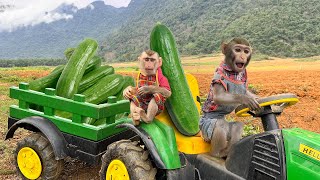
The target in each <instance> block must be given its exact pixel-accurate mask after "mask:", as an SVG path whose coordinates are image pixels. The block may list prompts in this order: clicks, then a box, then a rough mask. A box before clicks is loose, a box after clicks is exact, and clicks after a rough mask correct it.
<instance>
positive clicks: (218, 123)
mask: <svg viewBox="0 0 320 180" xmlns="http://www.w3.org/2000/svg"><path fill="white" fill-rule="evenodd" d="M221 49H222V53H223V54H224V55H225V58H224V60H223V61H222V62H221V64H220V66H219V67H218V68H217V69H216V71H215V74H214V77H213V80H212V82H211V85H210V91H209V93H208V97H207V99H206V101H205V102H204V105H203V107H202V111H203V116H202V117H201V119H200V129H201V131H202V136H203V138H204V140H205V141H207V142H211V155H212V156H216V157H226V156H227V154H228V151H229V149H230V147H231V146H232V145H233V144H234V143H235V142H237V141H239V140H240V138H241V136H242V133H243V124H242V123H241V122H230V123H228V122H227V121H226V120H225V115H227V114H230V113H231V112H232V111H233V110H234V109H235V108H236V107H237V105H240V104H244V105H247V106H248V107H250V109H251V110H258V109H259V108H260V106H259V103H258V102H257V100H256V99H257V98H258V96H256V95H254V94H252V93H251V92H250V91H249V90H248V89H247V87H248V80H247V71H246V67H247V66H248V64H249V63H250V59H251V54H252V48H251V46H250V44H249V42H248V41H247V40H245V39H243V38H234V39H232V40H231V41H230V42H229V43H223V44H222V46H221Z"/></svg>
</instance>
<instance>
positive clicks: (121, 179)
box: [106, 159, 130, 180]
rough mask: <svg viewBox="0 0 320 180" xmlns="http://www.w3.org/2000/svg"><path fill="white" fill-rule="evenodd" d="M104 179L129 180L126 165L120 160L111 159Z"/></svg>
mask: <svg viewBox="0 0 320 180" xmlns="http://www.w3.org/2000/svg"><path fill="white" fill-rule="evenodd" d="M106 179H107V180H130V178H129V173H128V171H127V168H126V165H125V164H124V163H123V162H122V161H121V160H118V159H115V160H112V161H111V163H110V164H109V166H108V169H107V173H106Z"/></svg>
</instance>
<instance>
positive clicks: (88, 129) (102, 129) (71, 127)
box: [10, 83, 132, 141]
mask: <svg viewBox="0 0 320 180" xmlns="http://www.w3.org/2000/svg"><path fill="white" fill-rule="evenodd" d="M19 87H20V88H18V87H11V88H10V97H11V98H14V99H17V100H19V106H16V105H12V106H10V116H11V117H13V118H17V119H23V118H26V117H30V116H41V117H44V118H46V119H49V120H51V121H52V122H53V123H54V124H55V125H56V126H57V127H58V128H59V129H60V131H62V132H65V133H68V134H73V135H76V136H79V137H83V138H86V139H90V140H94V141H99V140H102V139H105V138H106V137H108V136H111V135H114V134H116V133H119V132H121V131H124V130H125V129H123V128H116V126H117V125H118V124H121V123H124V122H131V121H132V120H131V119H128V118H122V119H119V120H117V121H116V122H115V120H114V117H115V115H117V114H119V113H124V112H129V111H130V103H129V101H128V100H121V101H115V102H113V103H111V104H110V103H105V104H100V105H95V104H91V103H86V102H84V99H85V97H84V96H83V95H80V94H77V95H75V99H76V100H75V101H74V100H71V99H67V98H63V97H59V96H56V95H55V90H54V89H49V88H47V89H46V90H45V92H46V93H42V92H38V91H33V90H28V84H27V83H21V84H20V85H19ZM111 99H112V100H111V101H114V99H115V97H111ZM29 103H32V104H35V105H38V106H43V107H44V112H42V111H37V110H33V109H29ZM54 111H63V112H65V113H70V114H71V115H72V120H71V119H67V118H64V117H60V116H55V115H54V114H55V113H54ZM84 118H93V119H98V120H100V119H102V120H104V121H105V122H106V123H102V124H101V125H98V126H93V125H89V124H86V123H82V122H83V119H84Z"/></svg>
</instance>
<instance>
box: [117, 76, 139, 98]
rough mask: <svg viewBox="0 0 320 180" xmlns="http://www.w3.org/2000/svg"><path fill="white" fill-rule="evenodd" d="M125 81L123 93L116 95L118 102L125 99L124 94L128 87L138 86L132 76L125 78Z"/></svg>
mask: <svg viewBox="0 0 320 180" xmlns="http://www.w3.org/2000/svg"><path fill="white" fill-rule="evenodd" d="M123 81H124V84H123V87H122V89H121V91H120V92H118V94H117V95H116V97H117V101H120V100H123V99H124V97H123V94H122V92H123V90H124V89H125V88H126V87H128V86H132V87H135V86H136V84H135V82H134V78H133V77H131V76H123Z"/></svg>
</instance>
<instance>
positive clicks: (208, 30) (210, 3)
mask: <svg viewBox="0 0 320 180" xmlns="http://www.w3.org/2000/svg"><path fill="white" fill-rule="evenodd" d="M93 6H94V7H95V8H94V9H91V8H86V9H81V10H79V11H77V13H75V14H73V16H74V18H73V19H69V20H68V21H66V20H60V21H56V22H53V23H50V24H44V23H43V24H40V25H36V26H33V27H27V28H23V29H19V30H17V31H14V32H12V33H0V49H1V51H0V59H1V58H20V57H24V58H26V57H30V58H33V57H63V51H64V49H65V48H66V47H71V46H75V45H76V44H77V43H79V42H80V41H81V40H82V39H83V38H85V37H92V38H95V39H97V40H98V41H99V44H100V49H99V53H100V54H101V55H104V56H105V57H106V58H107V60H108V61H131V60H134V59H136V57H137V56H138V55H139V53H140V52H141V51H142V50H143V49H146V48H148V47H149V36H150V33H151V30H152V28H153V26H154V25H155V24H156V23H157V22H161V23H163V24H165V25H166V26H168V27H169V28H170V29H171V31H172V32H173V34H174V36H175V39H176V42H177V46H178V48H179V52H180V54H183V55H190V54H208V53H212V52H218V51H220V44H221V42H222V41H225V40H229V39H230V38H232V37H236V36H240V37H245V38H247V39H248V40H249V41H250V42H251V44H252V46H253V48H254V49H255V51H256V52H260V53H264V54H267V55H272V56H289V57H306V56H314V55H319V54H320V25H319V22H320V3H319V2H318V0H309V1H299V0H281V1H279V0H238V1H234V0H132V1H131V2H130V4H129V6H128V7H127V8H114V7H111V6H106V5H104V3H103V2H94V3H93ZM60 8H61V9H59V10H60V11H61V10H62V11H63V10H65V11H68V8H66V9H64V8H65V7H60Z"/></svg>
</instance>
